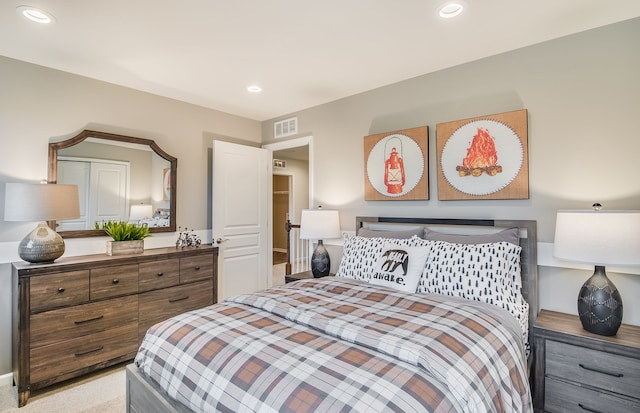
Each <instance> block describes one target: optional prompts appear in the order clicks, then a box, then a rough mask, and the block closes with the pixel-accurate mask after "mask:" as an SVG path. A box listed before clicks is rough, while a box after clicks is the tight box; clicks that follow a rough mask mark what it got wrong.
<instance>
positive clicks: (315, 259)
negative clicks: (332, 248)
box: [300, 208, 340, 278]
mask: <svg viewBox="0 0 640 413" xmlns="http://www.w3.org/2000/svg"><path fill="white" fill-rule="evenodd" d="M331 238H340V217H339V215H338V211H336V210H329V209H321V208H319V209H303V210H302V215H301V217H300V239H308V240H317V241H318V245H317V246H316V248H315V250H314V251H313V255H312V256H311V272H312V273H313V276H314V277H316V278H319V277H326V276H327V275H329V270H330V269H331V258H330V257H329V251H327V249H326V248H325V246H324V245H323V243H322V240H325V239H331Z"/></svg>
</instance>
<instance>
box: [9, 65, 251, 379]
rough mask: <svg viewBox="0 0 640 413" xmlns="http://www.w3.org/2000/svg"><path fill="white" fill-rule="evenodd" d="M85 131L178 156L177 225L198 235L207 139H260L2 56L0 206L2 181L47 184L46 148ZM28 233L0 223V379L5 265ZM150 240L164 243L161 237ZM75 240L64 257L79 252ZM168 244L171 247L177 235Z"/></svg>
mask: <svg viewBox="0 0 640 413" xmlns="http://www.w3.org/2000/svg"><path fill="white" fill-rule="evenodd" d="M85 128H90V129H96V130H101V131H105V132H113V133H121V134H124V135H130V136H137V137H141V138H148V139H154V140H155V141H156V142H157V143H158V145H159V146H160V147H161V148H162V149H163V150H165V151H166V152H167V153H169V154H171V155H173V156H175V157H177V158H178V199H177V202H178V204H177V224H178V225H180V226H182V227H185V226H186V227H188V228H195V229H197V230H206V229H207V228H208V227H210V222H211V218H210V214H211V210H210V202H209V198H210V192H211V191H210V179H209V168H210V162H211V161H210V158H211V155H210V152H211V151H210V149H209V148H211V142H212V140H213V139H214V138H215V139H225V140H233V141H246V142H247V143H249V144H252V145H258V144H259V142H260V140H261V130H260V123H259V122H257V121H253V120H249V119H245V118H241V117H238V116H233V115H229V114H226V113H222V112H217V111H213V110H209V109H205V108H202V107H198V106H194V105H189V104H186V103H182V102H178V101H176V100H172V99H166V98H162V97H159V96H155V95H151V94H148V93H142V92H138V91H135V90H132V89H127V88H123V87H119V86H114V85H111V84H108V83H104V82H99V81H95V80H91V79H88V78H84V77H80V76H76V75H72V74H68V73H64V72H60V71H56V70H51V69H47V68H44V67H40V66H36V65H32V64H28V63H24V62H19V61H16V60H12V59H8V58H4V57H0V145H1V148H0V149H1V150H0V200H4V186H5V185H4V184H5V183H6V182H38V181H39V180H41V179H46V177H47V148H48V143H49V142H50V141H53V140H56V141H57V140H62V139H64V138H68V137H71V136H74V135H75V134H77V133H78V132H79V131H80V130H82V129H85ZM3 215H4V201H2V202H0V217H2V216H3ZM32 227H33V224H32V223H29V224H24V223H18V222H4V220H2V219H0V376H1V375H2V374H4V373H8V372H10V371H11V318H10V314H11V273H10V265H8V264H6V263H7V262H11V261H17V260H18V257H17V253H16V251H17V243H18V241H19V240H20V239H22V237H24V236H25V235H26V234H27V233H28V232H29V231H30V230H31V229H33V228H32ZM149 240H150V243H154V242H155V243H158V242H163V237H155V236H154V237H152V238H149ZM73 241H75V240H71V241H70V242H68V243H67V246H68V248H67V250H69V249H70V248H72V247H74V246H75V245H77V243H74V242H73ZM93 241H94V240H85V241H83V242H82V244H86V245H90V244H91V243H92V242H93ZM165 241H166V242H169V243H171V242H175V236H173V234H171V235H170V236H168V238H166V239H165ZM99 245H100V246H99V247H98V249H97V250H94V251H91V250H89V251H88V252H93V253H102V252H104V241H103V242H102V243H100V244H99ZM83 247H85V246H84V245H83ZM85 248H86V247H85ZM85 251H86V249H85Z"/></svg>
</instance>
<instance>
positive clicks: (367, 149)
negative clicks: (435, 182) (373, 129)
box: [364, 126, 429, 201]
mask: <svg viewBox="0 0 640 413" xmlns="http://www.w3.org/2000/svg"><path fill="white" fill-rule="evenodd" d="M428 136H429V128H428V127H427V126H421V127H418V128H412V129H404V130H400V131H395V132H386V133H379V134H377V135H369V136H365V137H364V181H365V190H364V199H365V200H366V201H381V200H386V201H399V200H403V201H406V200H425V199H429V179H428V171H429V168H428V160H429V156H428V150H429V149H428V148H429V146H428V144H427V142H428Z"/></svg>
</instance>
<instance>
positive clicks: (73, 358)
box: [30, 323, 138, 383]
mask: <svg viewBox="0 0 640 413" xmlns="http://www.w3.org/2000/svg"><path fill="white" fill-rule="evenodd" d="M137 350H138V326H137V324H136V323H130V324H127V325H124V326H121V327H118V328H116V329H111V330H105V331H103V332H100V333H96V334H93V335H90V336H84V337H78V338H75V339H73V340H67V341H62V342H60V343H57V344H52V345H50V346H44V347H38V348H35V349H32V350H31V369H30V371H31V382H32V383H35V382H39V381H41V380H47V379H52V378H55V377H57V376H59V375H62V374H67V373H71V372H73V371H76V370H80V369H82V368H85V367H89V366H92V365H95V364H99V363H106V362H107V361H109V360H112V359H116V358H119V357H123V356H126V357H125V358H124V359H123V360H125V359H127V360H128V359H132V358H134V357H135V353H136V351H137Z"/></svg>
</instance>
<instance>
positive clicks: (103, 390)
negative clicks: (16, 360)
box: [0, 366, 126, 413]
mask: <svg viewBox="0 0 640 413" xmlns="http://www.w3.org/2000/svg"><path fill="white" fill-rule="evenodd" d="M125 388H126V381H125V374H124V366H119V367H116V368H112V369H108V370H105V371H104V372H100V373H97V374H94V375H91V376H90V377H87V378H83V379H80V380H74V381H69V382H68V383H65V384H63V385H59V386H54V387H51V388H50V389H47V390H44V391H42V392H40V393H36V394H35V395H32V396H31V397H29V400H28V401H27V405H26V406H24V407H21V408H18V393H17V390H16V387H15V386H3V387H0V412H1V413H124V412H125V411H126V396H125Z"/></svg>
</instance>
